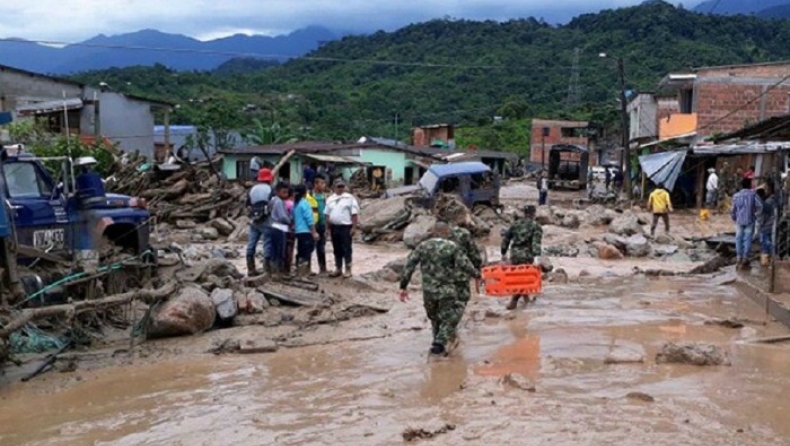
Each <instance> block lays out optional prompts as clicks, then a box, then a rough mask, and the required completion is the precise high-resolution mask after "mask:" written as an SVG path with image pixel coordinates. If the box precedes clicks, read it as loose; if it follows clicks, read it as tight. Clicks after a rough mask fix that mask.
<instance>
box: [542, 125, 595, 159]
mask: <svg viewBox="0 0 790 446" xmlns="http://www.w3.org/2000/svg"><path fill="white" fill-rule="evenodd" d="M543 127H548V128H549V135H548V136H546V137H545V150H546V154H545V163H546V165H547V166H548V164H549V151H550V150H551V148H552V146H554V145H556V144H571V145H575V146H582V147H587V146H588V144H589V140H588V139H587V138H569V137H563V136H562V129H563V127H578V124H575V123H570V122H569V123H567V124H562V123H561V122H559V121H554V122H552V121H549V122H545V121H539V120H535V122H533V124H532V139H531V144H530V155H529V161H530V162H532V163H541V161H542V160H543V159H544V158H543V151H542V150H543V143H544V138H543V136H542V135H543ZM567 155H569V156H571V155H573V154H570V153H569V154H567ZM576 155H577V157H576V159H574V160H576V161H578V154H576ZM593 158H594V157H590V165H593ZM562 159H566V157H565V155H563V157H562ZM568 159H573V158H572V157H571V158H568Z"/></svg>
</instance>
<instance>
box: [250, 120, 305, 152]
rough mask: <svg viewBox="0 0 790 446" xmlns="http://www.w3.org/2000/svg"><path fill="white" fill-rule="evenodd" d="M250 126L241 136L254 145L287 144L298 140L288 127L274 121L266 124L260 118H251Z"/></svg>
mask: <svg viewBox="0 0 790 446" xmlns="http://www.w3.org/2000/svg"><path fill="white" fill-rule="evenodd" d="M252 124H253V126H252V128H251V129H250V130H249V131H247V132H246V133H244V134H243V135H242V136H243V138H244V140H245V141H246V142H247V143H248V144H252V145H256V146H270V145H274V144H289V143H294V142H296V141H298V140H299V138H298V137H297V136H296V135H294V134H293V133H291V132H289V131H288V129H286V128H284V127H282V126H280V124H279V123H277V122H275V123H273V124H271V125H266V124H264V123H263V122H261V120H260V119H257V118H255V119H253V120H252Z"/></svg>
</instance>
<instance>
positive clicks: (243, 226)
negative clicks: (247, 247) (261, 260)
mask: <svg viewBox="0 0 790 446" xmlns="http://www.w3.org/2000/svg"><path fill="white" fill-rule="evenodd" d="M249 225H250V219H249V218H247V216H246V215H242V216H241V217H239V218H237V219H236V229H234V230H233V233H232V234H230V235H229V236H228V241H229V242H234V243H241V242H246V241H247V230H248V228H249Z"/></svg>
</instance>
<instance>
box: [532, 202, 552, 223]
mask: <svg viewBox="0 0 790 446" xmlns="http://www.w3.org/2000/svg"><path fill="white" fill-rule="evenodd" d="M535 221H536V222H538V223H540V224H541V225H553V224H554V213H553V212H552V211H551V208H549V207H548V206H538V209H537V212H536V213H535Z"/></svg>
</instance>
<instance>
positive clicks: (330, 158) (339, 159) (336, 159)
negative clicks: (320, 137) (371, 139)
mask: <svg viewBox="0 0 790 446" xmlns="http://www.w3.org/2000/svg"><path fill="white" fill-rule="evenodd" d="M302 156H304V157H305V158H310V159H313V160H316V161H321V162H324V163H334V164H355V165H369V164H370V163H366V162H364V161H360V160H357V159H353V158H350V157H347V156H335V155H319V154H316V153H305V154H304V155H302Z"/></svg>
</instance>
